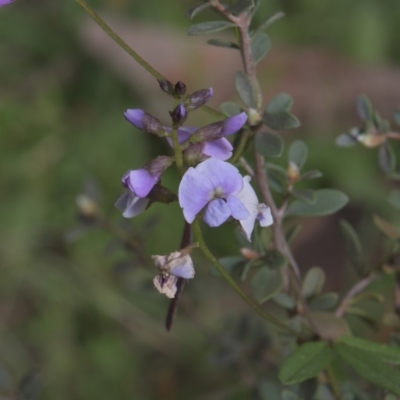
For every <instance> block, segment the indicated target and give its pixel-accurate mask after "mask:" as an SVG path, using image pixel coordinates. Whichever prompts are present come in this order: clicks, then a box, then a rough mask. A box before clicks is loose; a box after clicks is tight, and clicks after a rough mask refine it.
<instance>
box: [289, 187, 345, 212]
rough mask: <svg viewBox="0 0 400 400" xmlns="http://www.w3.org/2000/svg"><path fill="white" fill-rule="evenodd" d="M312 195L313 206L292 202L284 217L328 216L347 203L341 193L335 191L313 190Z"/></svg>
mask: <svg viewBox="0 0 400 400" xmlns="http://www.w3.org/2000/svg"><path fill="white" fill-rule="evenodd" d="M314 193H315V203H314V204H307V203H304V202H303V201H300V200H294V201H293V202H292V203H290V205H289V207H288V209H287V210H286V216H289V215H292V216H299V217H317V216H322V215H329V214H333V213H334V212H336V211H338V210H340V209H341V208H343V207H344V206H345V205H346V204H347V202H348V201H349V198H348V197H347V196H346V195H345V194H344V193H343V192H340V191H339V190H335V189H320V190H315V191H314Z"/></svg>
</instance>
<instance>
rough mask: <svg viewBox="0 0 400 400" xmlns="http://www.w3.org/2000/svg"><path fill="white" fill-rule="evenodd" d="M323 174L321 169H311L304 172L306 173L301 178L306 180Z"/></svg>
mask: <svg viewBox="0 0 400 400" xmlns="http://www.w3.org/2000/svg"><path fill="white" fill-rule="evenodd" d="M321 176H322V172H321V171H317V170H311V171H307V172H304V174H303V175H301V177H300V179H301V180H303V181H305V180H308V179H316V178H321Z"/></svg>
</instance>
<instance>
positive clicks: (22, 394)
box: [18, 370, 42, 400]
mask: <svg viewBox="0 0 400 400" xmlns="http://www.w3.org/2000/svg"><path fill="white" fill-rule="evenodd" d="M41 387H42V382H41V378H40V374H39V372H38V371H36V370H33V371H31V372H29V373H28V374H27V375H25V376H24V377H23V378H22V380H21V382H20V383H19V385H18V399H20V400H36V399H38V398H39V395H40V391H41Z"/></svg>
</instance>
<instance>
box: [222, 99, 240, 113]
mask: <svg viewBox="0 0 400 400" xmlns="http://www.w3.org/2000/svg"><path fill="white" fill-rule="evenodd" d="M219 109H220V110H221V111H222V112H223V113H224V114H225V115H226V116H227V117H232V116H234V115H238V114H240V113H241V112H242V109H241V108H240V107H239V105H238V104H236V103H234V102H232V101H227V102H225V103H222V104H221V105H220V106H219Z"/></svg>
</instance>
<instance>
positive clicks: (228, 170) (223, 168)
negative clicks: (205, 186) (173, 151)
mask: <svg viewBox="0 0 400 400" xmlns="http://www.w3.org/2000/svg"><path fill="white" fill-rule="evenodd" d="M196 170H197V171H198V172H199V173H200V174H201V175H202V176H205V177H207V178H208V179H209V180H210V181H211V182H212V184H213V187H214V191H217V192H219V193H218V194H219V196H221V197H222V196H228V195H230V194H236V193H239V192H240V191H241V190H242V189H243V178H242V176H241V175H240V173H239V171H238V169H237V168H236V167H234V166H233V165H232V164H229V163H227V162H224V161H221V160H217V159H215V158H209V159H208V160H206V161H204V162H202V163H201V164H199V165H198V166H197V167H196Z"/></svg>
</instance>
